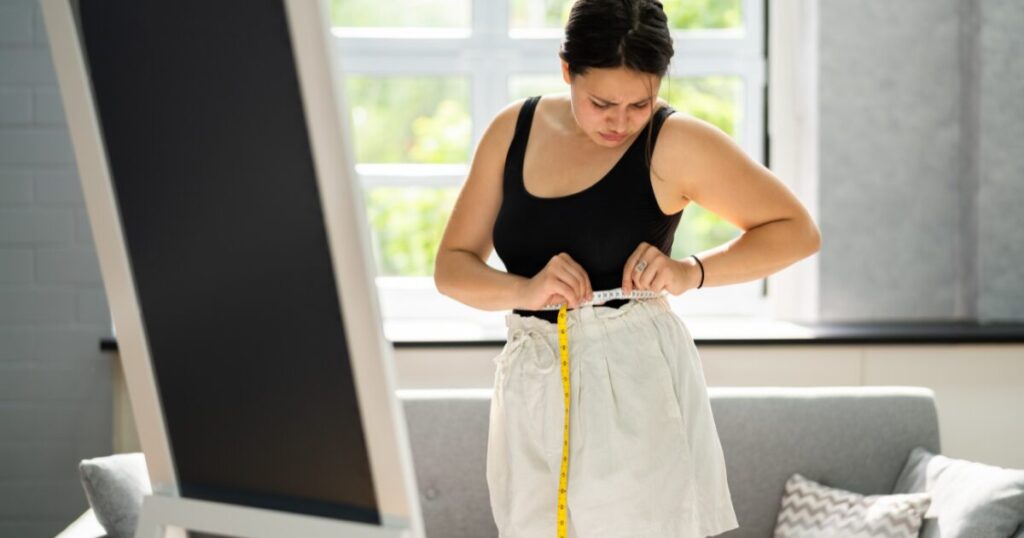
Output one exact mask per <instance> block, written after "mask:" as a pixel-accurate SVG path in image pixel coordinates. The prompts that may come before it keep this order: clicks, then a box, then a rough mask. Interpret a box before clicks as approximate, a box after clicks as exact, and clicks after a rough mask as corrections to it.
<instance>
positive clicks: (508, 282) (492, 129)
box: [434, 99, 529, 310]
mask: <svg viewBox="0 0 1024 538" xmlns="http://www.w3.org/2000/svg"><path fill="white" fill-rule="evenodd" d="M523 102H525V99H519V100H517V101H515V102H513V103H511V104H510V105H508V106H507V107H505V108H504V109H503V110H502V111H501V112H499V113H498V114H497V116H495V118H494V119H493V120H492V121H491V124H490V125H489V126H488V127H487V130H486V131H484V134H483V135H481V137H480V142H479V144H477V148H476V151H475V153H474V155H473V160H472V163H471V164H470V168H469V175H468V176H467V178H466V181H465V183H464V184H463V186H462V190H461V191H460V192H459V196H458V198H457V199H456V201H455V205H454V207H453V209H452V214H451V216H450V217H449V219H448V224H447V225H446V226H445V230H444V236H443V237H442V239H441V244H440V245H439V246H438V250H437V256H436V259H435V262H434V284H435V285H436V286H437V290H438V291H440V292H441V293H442V294H444V295H447V296H449V297H451V298H453V299H455V300H456V301H459V302H460V303H464V304H467V305H469V306H472V307H474V308H478V309H480V310H511V309H513V308H518V307H519V304H518V303H519V298H520V297H521V296H522V295H521V293H520V289H521V287H522V286H523V285H525V283H526V282H528V280H529V279H527V278H525V277H521V276H518V275H513V274H510V273H506V272H504V271H499V270H497V269H495V268H493V267H491V266H489V265H487V263H486V260H487V258H488V257H489V256H490V255H491V251H492V250H493V249H494V244H493V240H492V233H493V230H494V221H495V219H496V218H497V215H498V209H499V208H500V207H501V197H502V181H503V172H504V167H505V156H506V154H507V152H508V147H509V144H511V141H512V135H513V133H514V132H515V124H516V119H517V117H518V115H519V110H520V108H521V107H522V104H523Z"/></svg>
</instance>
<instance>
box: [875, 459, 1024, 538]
mask: <svg viewBox="0 0 1024 538" xmlns="http://www.w3.org/2000/svg"><path fill="white" fill-rule="evenodd" d="M893 492H894V493H912V492H928V493H929V494H931V496H932V505H931V507H930V508H929V509H928V513H927V514H925V520H924V526H922V527H921V536H922V538H939V536H942V537H946V536H1011V535H1013V534H1014V532H1015V531H1017V530H1018V527H1019V526H1020V525H1021V524H1022V522H1024V470H1020V469H1007V468H1005V467H996V466H994V465H986V464H984V463H977V462H973V461H967V460H962V459H955V458H950V457H947V456H943V455H941V454H933V453H931V452H930V451H929V450H928V449H926V448H924V447H916V448H914V449H913V450H911V451H910V455H909V456H908V457H907V462H906V464H905V465H904V466H903V471H902V472H900V476H899V478H897V479H896V485H895V486H894V487H893Z"/></svg>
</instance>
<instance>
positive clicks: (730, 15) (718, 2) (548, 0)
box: [509, 0, 743, 30]
mask: <svg viewBox="0 0 1024 538" xmlns="http://www.w3.org/2000/svg"><path fill="white" fill-rule="evenodd" d="M572 2H573V0H510V3H509V8H510V11H511V13H510V14H509V17H510V20H509V23H510V26H511V28H512V29H517V30H518V29H538V28H565V23H566V22H567V21H568V20H569V10H570V8H571V7H572ZM662 5H664V7H665V14H666V15H667V16H668V24H669V27H670V28H672V29H673V30H712V29H724V28H740V27H742V25H743V17H742V0H663V1H662Z"/></svg>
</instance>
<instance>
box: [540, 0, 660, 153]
mask: <svg viewBox="0 0 1024 538" xmlns="http://www.w3.org/2000/svg"><path fill="white" fill-rule="evenodd" d="M674 53H675V50H674V48H673V46H672V34H671V32H670V31H669V28H668V17H667V16H666V15H665V9H664V7H663V6H662V4H661V2H660V1H658V0H576V2H575V3H573V5H572V9H571V11H570V12H569V21H568V22H567V23H566V25H565V36H564V38H563V39H562V45H561V47H560V48H559V51H558V56H559V57H560V58H561V59H562V60H565V62H566V63H567V64H568V65H569V75H570V78H573V77H575V76H576V75H582V74H586V72H587V71H588V70H589V69H590V68H593V67H596V68H605V67H610V68H616V67H626V68H629V69H632V70H634V71H639V72H641V73H649V74H652V75H657V76H658V78H662V77H664V76H665V73H667V72H668V67H669V62H670V61H671V60H672V55H673V54H674ZM654 105H655V100H654V99H652V102H651V121H649V122H648V137H647V162H648V165H649V164H650V158H651V157H650V154H651V137H650V133H651V130H652V129H653V128H654V121H653V120H654Z"/></svg>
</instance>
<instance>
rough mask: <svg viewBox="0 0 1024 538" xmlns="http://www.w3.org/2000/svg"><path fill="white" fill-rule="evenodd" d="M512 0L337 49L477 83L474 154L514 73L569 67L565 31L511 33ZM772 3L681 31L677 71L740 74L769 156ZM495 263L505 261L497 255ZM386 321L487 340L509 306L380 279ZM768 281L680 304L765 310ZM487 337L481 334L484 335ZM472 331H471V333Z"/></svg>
mask: <svg viewBox="0 0 1024 538" xmlns="http://www.w3.org/2000/svg"><path fill="white" fill-rule="evenodd" d="M510 1H511V0H472V5H471V9H472V15H471V26H470V28H469V29H468V30H467V29H456V30H451V29H426V30H418V29H392V30H386V31H383V32H381V31H378V29H354V30H342V29H334V32H333V34H334V39H333V40H332V46H333V47H334V48H335V52H336V54H337V56H336V57H337V58H339V66H338V68H339V70H340V71H342V74H343V75H345V74H359V75H371V76H388V75H391V76H402V75H411V76H415V75H435V76H436V75H450V76H460V77H465V78H466V79H467V80H468V82H469V88H470V91H469V96H470V98H469V99H470V100H469V103H468V106H469V113H470V115H471V118H472V119H471V121H472V125H473V127H472V135H471V136H472V140H471V148H470V158H471V157H472V151H474V150H475V148H476V146H477V145H478V143H479V140H480V137H481V136H482V134H483V132H484V130H485V129H486V128H487V125H488V124H489V123H490V121H491V119H492V118H493V117H494V116H495V115H496V114H497V113H498V111H499V110H501V109H502V108H503V107H504V106H506V105H507V104H508V103H509V101H510V96H509V90H508V79H509V77H510V76H514V75H519V74H522V75H538V74H548V75H554V76H558V74H559V73H560V66H559V60H558V56H557V52H558V47H559V45H560V43H561V39H562V32H563V30H562V29H560V28H558V29H542V30H513V31H511V32H510V30H509V20H510V10H509V2H510ZM764 1H765V0H743V7H742V9H743V28H742V29H741V30H722V31H714V30H713V31H700V32H673V38H674V46H675V51H676V55H675V57H674V58H673V62H672V64H671V65H670V71H669V73H668V75H669V76H671V77H673V78H675V77H688V76H706V75H724V76H730V75H734V76H739V77H741V78H742V80H743V92H742V94H741V95H740V96H739V97H738V99H739V101H740V102H739V103H737V105H738V106H741V107H742V110H743V114H742V118H741V119H740V123H739V124H738V125H737V126H736V128H737V138H738V142H739V143H740V145H741V146H742V147H743V149H744V151H746V152H747V153H748V154H749V155H751V156H752V157H753V158H756V159H759V160H760V161H761V162H764V160H765V159H764V128H765V126H764V114H763V109H764V107H765V106H766V104H765V103H764V91H763V90H764V85H765V81H766V62H765V58H764V13H765V11H764ZM469 164H470V163H469V162H466V163H461V164H451V165H430V164H379V165H373V164H365V165H357V166H356V171H357V174H358V176H359V178H360V182H361V184H362V185H363V187H364V188H365V189H369V188H372V187H380V186H403V187H411V186H427V187H459V186H461V185H462V183H463V182H464V181H465V178H466V174H467V173H468V169H469ZM492 260H494V261H495V262H496V263H491V260H489V261H488V263H491V264H492V265H494V266H495V267H499V268H501V269H504V268H503V267H500V261H497V260H496V257H495V256H492ZM377 285H378V291H379V293H380V295H379V296H380V299H381V306H382V309H383V313H384V314H385V320H384V323H385V325H386V327H391V328H395V329H396V330H397V331H399V332H396V333H394V334H393V335H390V337H392V338H407V337H408V330H412V329H414V328H415V327H418V326H421V324H420V322H422V321H424V320H426V319H432V320H436V321H440V322H445V323H449V324H451V325H452V327H454V328H455V329H456V330H455V333H456V334H459V335H468V334H470V330H471V329H472V328H473V327H481V328H485V330H484V332H485V333H487V337H492V338H495V337H496V338H500V337H502V336H503V335H504V332H503V323H502V321H503V313H499V312H481V311H477V310H475V309H472V308H469V307H467V306H465V305H461V304H458V303H456V302H454V301H453V300H451V299H449V298H447V297H444V296H442V295H440V294H439V293H438V292H437V291H436V289H434V287H433V281H432V279H431V278H430V277H378V279H377ZM759 289H760V283H759V282H751V283H746V284H744V285H734V286H727V287H722V288H711V289H708V290H704V293H703V294H702V295H701V296H699V297H697V296H690V297H688V299H687V301H682V302H680V304H678V305H675V307H676V308H679V309H680V310H681V311H684V312H691V313H693V314H711V313H714V314H722V315H729V314H736V313H739V312H735V310H736V309H737V308H742V309H743V313H744V314H764V313H766V312H765V301H763V300H761V298H760V297H759V293H758V292H759ZM476 336H477V337H480V336H481V335H476ZM470 338H471V337H470Z"/></svg>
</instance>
